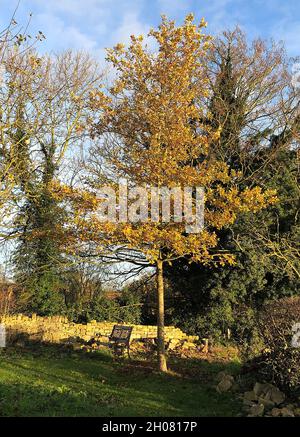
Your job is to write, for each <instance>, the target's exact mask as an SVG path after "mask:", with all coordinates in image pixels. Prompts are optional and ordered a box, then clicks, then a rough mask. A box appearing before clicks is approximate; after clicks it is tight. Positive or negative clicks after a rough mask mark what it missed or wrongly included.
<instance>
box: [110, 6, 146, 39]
mask: <svg viewBox="0 0 300 437" xmlns="http://www.w3.org/2000/svg"><path fill="white" fill-rule="evenodd" d="M149 27H150V26H149V25H146V24H142V22H141V21H140V20H139V18H138V14H137V13H136V12H128V13H126V14H125V15H124V17H123V19H122V22H121V25H120V26H119V27H118V28H117V29H116V30H115V31H114V34H113V40H114V42H121V43H124V44H126V43H128V42H129V39H130V36H131V35H146V34H147V33H148V32H149Z"/></svg>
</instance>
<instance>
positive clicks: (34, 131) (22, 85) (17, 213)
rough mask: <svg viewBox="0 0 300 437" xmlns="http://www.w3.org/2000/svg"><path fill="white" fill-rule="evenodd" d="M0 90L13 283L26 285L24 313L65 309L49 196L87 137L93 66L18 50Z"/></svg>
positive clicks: (55, 207) (61, 216)
mask: <svg viewBox="0 0 300 437" xmlns="http://www.w3.org/2000/svg"><path fill="white" fill-rule="evenodd" d="M2 64H3V68H4V77H3V83H2V87H1V90H0V101H1V108H2V120H3V123H4V124H5V125H6V126H9V128H8V129H5V130H3V137H2V141H3V148H2V155H3V156H4V160H6V161H7V162H8V163H10V171H9V176H8V177H10V178H13V179H14V181H15V193H16V194H17V195H18V196H17V200H18V202H15V203H14V209H12V208H11V218H12V220H10V221H7V223H6V227H7V230H6V237H14V238H17V241H18V244H17V248H16V250H15V254H14V265H15V274H16V276H15V277H16V280H17V282H18V283H19V284H21V285H22V286H23V290H24V293H22V302H23V304H24V307H23V308H26V309H27V310H28V311H35V312H37V313H39V314H42V315H45V314H50V313H56V312H59V311H61V309H62V306H63V305H64V302H63V296H62V293H61V290H60V288H61V281H60V273H61V269H62V264H63V261H64V259H63V256H62V252H63V241H64V231H63V225H64V220H65V215H66V214H65V211H64V209H63V207H62V206H60V205H59V204H58V203H57V202H56V200H55V199H54V198H53V196H52V194H51V184H52V182H53V180H54V179H55V178H59V177H62V178H63V179H64V180H68V179H70V178H71V176H72V175H71V171H70V170H68V167H67V163H68V162H70V155H68V154H69V151H70V149H72V153H76V152H77V151H78V150H79V148H80V147H81V146H82V144H83V141H84V139H85V138H86V136H87V123H88V117H89V113H90V111H89V108H88V102H89V96H90V92H91V91H92V90H93V89H94V88H95V87H97V86H98V84H99V79H100V76H101V75H100V73H99V69H98V66H97V64H96V63H95V62H94V61H93V60H92V59H91V58H90V56H88V55H86V54H84V53H72V52H66V53H63V54H60V55H51V56H50V55H49V56H48V55H43V56H39V55H38V54H37V53H36V52H35V51H34V50H32V49H31V50H27V51H26V52H25V53H20V50H18V49H17V48H16V49H14V50H11V51H8V52H7V53H6V55H5V57H4V58H3V62H2Z"/></svg>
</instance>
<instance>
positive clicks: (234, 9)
mask: <svg viewBox="0 0 300 437" xmlns="http://www.w3.org/2000/svg"><path fill="white" fill-rule="evenodd" d="M16 4H17V0H0V26H1V27H0V28H3V27H4V26H5V24H7V22H8V20H9V17H10V16H11V14H12V11H13V9H14V7H15V6H16ZM30 12H32V14H33V16H32V22H31V26H30V29H31V33H34V32H35V31H36V30H42V31H43V33H44V34H45V35H46V37H47V40H46V41H45V42H44V43H43V44H42V48H41V50H43V51H45V50H48V51H50V50H54V51H58V50H63V49H67V48H75V49H86V50H89V51H92V52H94V53H95V54H96V56H98V57H99V58H100V59H101V58H102V57H103V56H104V50H103V49H104V48H105V47H111V46H112V45H114V44H115V43H116V42H126V41H127V40H128V38H129V36H130V35H131V34H140V33H143V34H145V33H147V31H148V29H149V27H153V26H156V25H157V24H158V23H159V21H160V15H161V14H163V13H164V14H166V15H167V16H168V17H170V18H174V19H176V20H178V22H180V21H182V19H183V18H184V16H185V15H186V14H187V13H189V12H194V13H195V15H196V17H197V18H198V19H200V18H201V17H202V16H204V17H205V19H206V20H207V21H208V30H209V32H211V33H213V34H215V33H217V32H219V31H221V30H222V29H224V28H232V27H234V26H235V25H236V24H239V25H240V26H241V27H242V28H243V29H244V30H246V31H247V33H248V36H249V37H250V38H253V37H257V36H261V37H263V38H274V39H275V40H284V41H285V43H286V47H287V50H288V54H289V55H290V56H299V55H300V4H299V0H21V2H20V6H19V9H18V12H17V21H18V22H19V23H25V22H26V21H27V19H28V16H29V13H30Z"/></svg>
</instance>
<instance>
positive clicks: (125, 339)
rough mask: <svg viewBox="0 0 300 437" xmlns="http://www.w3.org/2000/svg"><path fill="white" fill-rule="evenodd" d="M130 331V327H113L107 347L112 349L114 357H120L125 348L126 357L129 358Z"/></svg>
mask: <svg viewBox="0 0 300 437" xmlns="http://www.w3.org/2000/svg"><path fill="white" fill-rule="evenodd" d="M132 329H133V328H132V326H124V325H114V327H113V330H112V333H111V334H110V336H109V337H108V339H109V347H111V348H113V350H114V353H115V355H122V354H123V352H124V349H125V348H126V349H127V353H128V357H129V358H130V337H131V334H132Z"/></svg>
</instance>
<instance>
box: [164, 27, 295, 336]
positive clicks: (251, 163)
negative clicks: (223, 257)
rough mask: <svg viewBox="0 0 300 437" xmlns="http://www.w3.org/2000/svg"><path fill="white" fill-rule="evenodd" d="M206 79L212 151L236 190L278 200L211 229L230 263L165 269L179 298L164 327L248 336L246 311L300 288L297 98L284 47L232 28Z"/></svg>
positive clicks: (216, 46) (216, 48)
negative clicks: (216, 129) (272, 194)
mask: <svg viewBox="0 0 300 437" xmlns="http://www.w3.org/2000/svg"><path fill="white" fill-rule="evenodd" d="M209 77H210V89H211V93H210V95H209V98H208V99H207V101H206V104H207V106H208V108H210V111H211V112H212V113H213V117H212V118H211V119H208V120H207V123H209V125H211V124H213V125H214V126H217V125H218V124H220V125H221V126H222V131H221V135H220V138H219V139H218V140H217V141H216V142H215V153H216V154H217V156H218V157H219V158H221V159H224V160H225V161H226V162H227V163H228V165H229V166H230V168H233V169H235V170H237V171H242V173H243V176H244V177H243V178H242V179H239V181H238V182H237V183H238V185H239V187H240V189H244V188H245V187H252V186H255V184H260V185H263V186H264V187H268V188H276V189H277V193H278V198H279V202H278V203H277V204H276V205H273V206H272V207H271V208H268V209H266V210H263V211H261V212H259V213H258V214H255V215H253V214H247V215H245V214H244V215H242V216H240V217H239V219H238V220H237V222H236V223H235V224H233V225H231V226H229V227H228V228H227V230H224V229H223V230H222V231H221V232H218V236H219V247H220V248H227V249H230V250H232V251H233V252H234V253H235V255H236V261H237V262H236V264H235V265H234V266H225V267H224V268H223V269H222V270H220V269H218V268H213V269H212V268H207V267H205V266H202V265H192V264H188V263H187V262H185V261H180V262H177V263H174V264H173V265H172V266H170V267H167V269H166V274H167V276H168V278H169V280H170V282H171V283H172V288H173V289H174V292H175V293H176V294H177V295H178V300H177V305H176V303H175V306H174V311H173V319H172V320H170V322H172V323H174V322H176V323H179V324H181V325H183V326H184V327H185V329H188V330H190V331H195V330H196V332H197V333H202V335H208V334H210V335H213V336H214V337H216V336H219V335H221V334H222V335H223V334H225V333H227V329H228V328H230V329H234V331H235V333H236V334H237V333H239V335H241V333H242V331H243V330H244V329H246V330H247V332H248V333H250V332H251V331H252V328H251V324H250V322H249V318H248V316H247V314H249V312H250V313H251V311H252V310H253V308H256V307H257V306H258V305H260V304H262V302H263V301H264V300H266V299H268V298H278V297H281V296H284V295H290V294H293V293H297V292H298V290H299V277H298V275H297V270H298V266H297V265H296V258H297V247H298V246H297V245H298V243H297V241H299V237H297V232H298V230H299V224H298V210H299V165H298V162H299V160H298V156H297V149H298V147H299V146H298V138H299V97H298V96H297V90H295V89H293V88H292V87H291V77H290V74H289V70H288V62H287V59H286V54H285V51H284V49H283V47H282V46H281V45H276V44H274V43H273V44H271V45H268V44H266V43H265V42H263V41H261V40H257V41H254V42H253V43H252V44H250V43H248V42H247V39H246V36H245V35H244V34H243V33H242V32H241V31H240V30H239V29H236V30H235V31H233V32H228V31H227V32H224V34H223V35H222V36H221V37H219V38H216V39H214V41H213V49H212V50H211V52H210V63H209ZM245 309H246V311H245ZM187 315H188V316H187ZM244 316H245V323H244V324H243V323H242V320H243V317H244ZM247 325H248V328H249V329H248V328H247Z"/></svg>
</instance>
